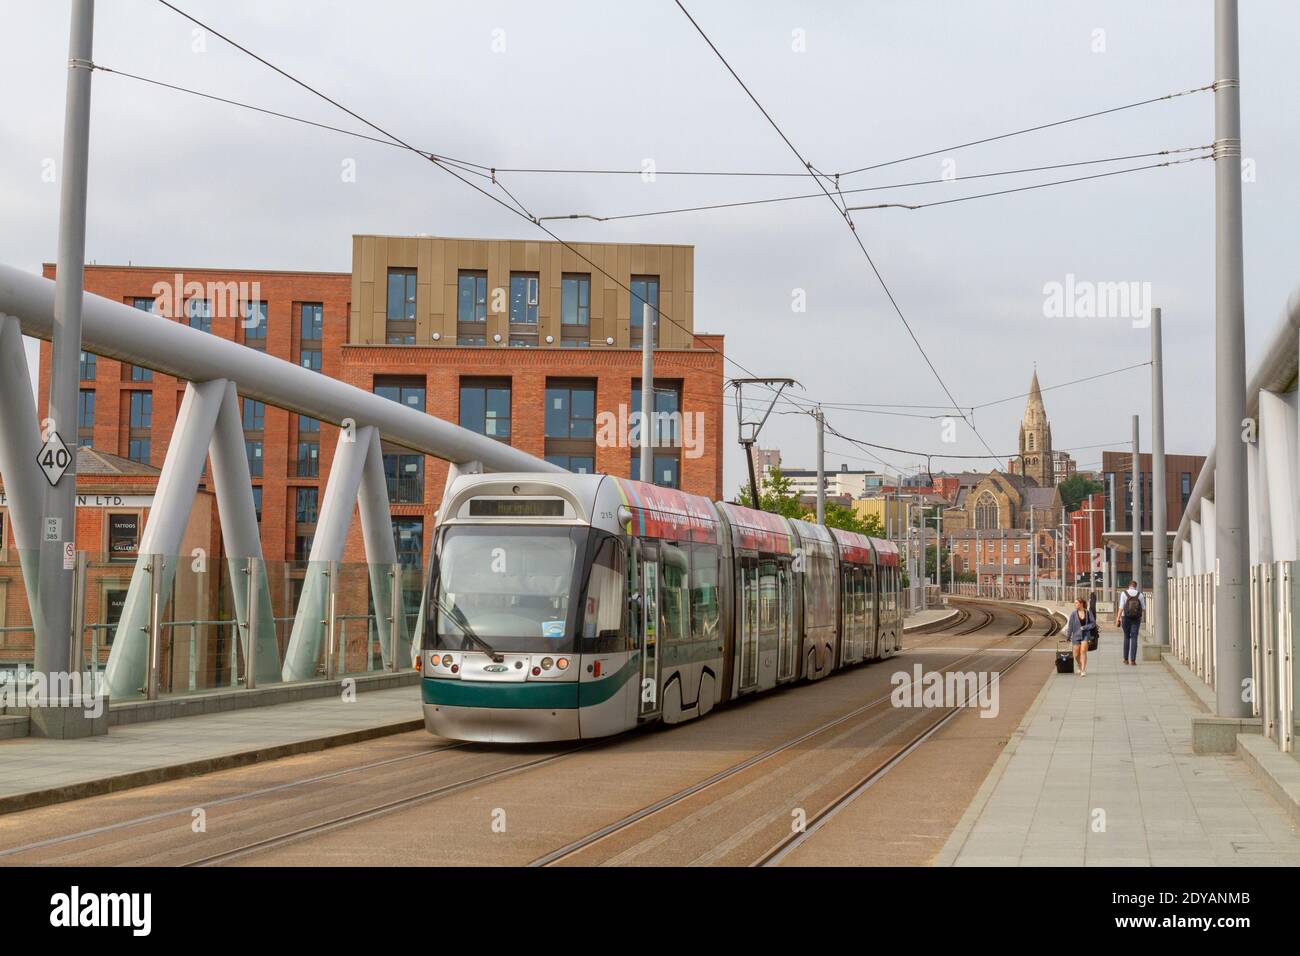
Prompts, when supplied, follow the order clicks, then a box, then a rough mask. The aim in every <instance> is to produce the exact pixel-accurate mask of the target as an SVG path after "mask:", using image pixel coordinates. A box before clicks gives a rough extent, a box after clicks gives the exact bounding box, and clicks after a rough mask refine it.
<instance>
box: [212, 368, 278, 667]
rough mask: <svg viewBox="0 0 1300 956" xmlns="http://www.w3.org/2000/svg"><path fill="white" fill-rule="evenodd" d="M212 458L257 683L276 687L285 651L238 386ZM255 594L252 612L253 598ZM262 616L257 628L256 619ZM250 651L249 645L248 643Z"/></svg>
mask: <svg viewBox="0 0 1300 956" xmlns="http://www.w3.org/2000/svg"><path fill="white" fill-rule="evenodd" d="M208 454H209V455H210V456H211V458H212V486H213V491H214V492H215V493H216V498H217V513H218V515H219V516H220V518H221V538H222V543H223V547H224V549H225V552H226V562H225V563H226V567H227V569H228V572H229V574H230V588H231V594H232V596H233V597H234V604H235V619H236V621H237V622H238V625H239V630H240V633H242V634H243V635H244V636H245V639H247V636H248V635H249V634H250V633H253V632H254V631H255V632H256V634H257V642H258V645H257V648H256V650H255V651H254V653H253V659H254V660H255V662H256V663H255V665H254V667H255V673H254V674H253V679H254V683H256V684H259V685H260V684H266V683H274V682H276V681H278V680H279V679H280V648H279V645H278V644H277V642H276V639H275V609H274V608H273V607H272V606H271V586H270V581H268V580H267V576H266V564H265V563H264V562H263V561H262V560H261V558H262V539H261V534H260V529H259V528H258V525H257V506H256V504H254V502H253V482H252V479H251V477H250V475H249V469H248V446H247V444H246V443H245V442H244V426H243V421H242V419H241V416H240V414H239V396H238V395H237V394H236V392H235V385H234V383H233V382H227V383H226V385H225V389H224V392H223V394H222V396H221V407H220V409H219V410H218V412H217V420H216V424H215V427H214V429H213V432H212V440H211V443H210V445H209V447H208ZM248 558H257V559H258V560H257V561H256V562H254V565H253V566H254V569H255V570H254V572H253V573H254V574H255V576H256V580H251V581H250V580H249V575H248V571H247V567H248V560H247V559H248ZM250 593H251V594H252V597H253V600H252V602H251V604H252V609H251V613H250V607H249V605H250V601H249V595H250ZM253 615H256V616H257V627H256V628H253V627H252V626H251V618H252V616H253ZM244 646H245V653H247V643H246V642H245V645H244Z"/></svg>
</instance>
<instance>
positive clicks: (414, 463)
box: [384, 452, 424, 505]
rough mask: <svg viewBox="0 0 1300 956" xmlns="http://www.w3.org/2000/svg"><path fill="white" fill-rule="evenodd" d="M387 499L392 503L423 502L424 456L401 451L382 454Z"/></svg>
mask: <svg viewBox="0 0 1300 956" xmlns="http://www.w3.org/2000/svg"><path fill="white" fill-rule="evenodd" d="M384 477H385V478H386V479H387V481H388V500H389V501H390V502H392V503H393V504H402V505H409V504H417V505H418V504H422V503H423V502H424V456H423V455H419V454H410V453H403V452H393V453H392V454H386V455H384Z"/></svg>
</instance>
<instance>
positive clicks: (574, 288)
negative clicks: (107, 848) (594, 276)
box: [560, 275, 591, 328]
mask: <svg viewBox="0 0 1300 956" xmlns="http://www.w3.org/2000/svg"><path fill="white" fill-rule="evenodd" d="M560 324H561V325H576V326H582V327H583V328H586V327H587V326H589V325H590V324H591V276H589V275H566V276H564V278H562V279H561V280H560Z"/></svg>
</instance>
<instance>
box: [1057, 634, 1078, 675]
mask: <svg viewBox="0 0 1300 956" xmlns="http://www.w3.org/2000/svg"><path fill="white" fill-rule="evenodd" d="M1062 645H1064V647H1065V650H1061V647H1062ZM1056 673H1058V674H1073V673H1074V649H1073V648H1072V647H1071V646H1070V642H1069V641H1057V642H1056Z"/></svg>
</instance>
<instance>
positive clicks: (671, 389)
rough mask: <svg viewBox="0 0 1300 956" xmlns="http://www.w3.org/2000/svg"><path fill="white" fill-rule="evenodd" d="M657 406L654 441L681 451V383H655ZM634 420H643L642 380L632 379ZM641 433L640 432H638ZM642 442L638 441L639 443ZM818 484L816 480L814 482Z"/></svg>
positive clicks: (662, 447) (664, 447)
mask: <svg viewBox="0 0 1300 956" xmlns="http://www.w3.org/2000/svg"><path fill="white" fill-rule="evenodd" d="M654 391H655V407H654V422H652V423H651V424H652V425H653V427H654V443H655V445H656V446H657V450H658V451H662V450H663V449H666V448H677V449H678V450H679V451H680V446H681V431H680V426H681V420H682V390H681V385H680V383H672V384H668V383H664V384H662V385H661V384H660V383H658V382H656V383H655V385H654ZM631 408H632V421H633V422H634V423H636V422H640V420H641V380H640V379H639V378H634V379H632V401H631ZM638 434H639V432H638ZM639 444H640V442H639V441H638V445H639ZM813 484H814V485H815V484H816V481H814V482H813Z"/></svg>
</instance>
